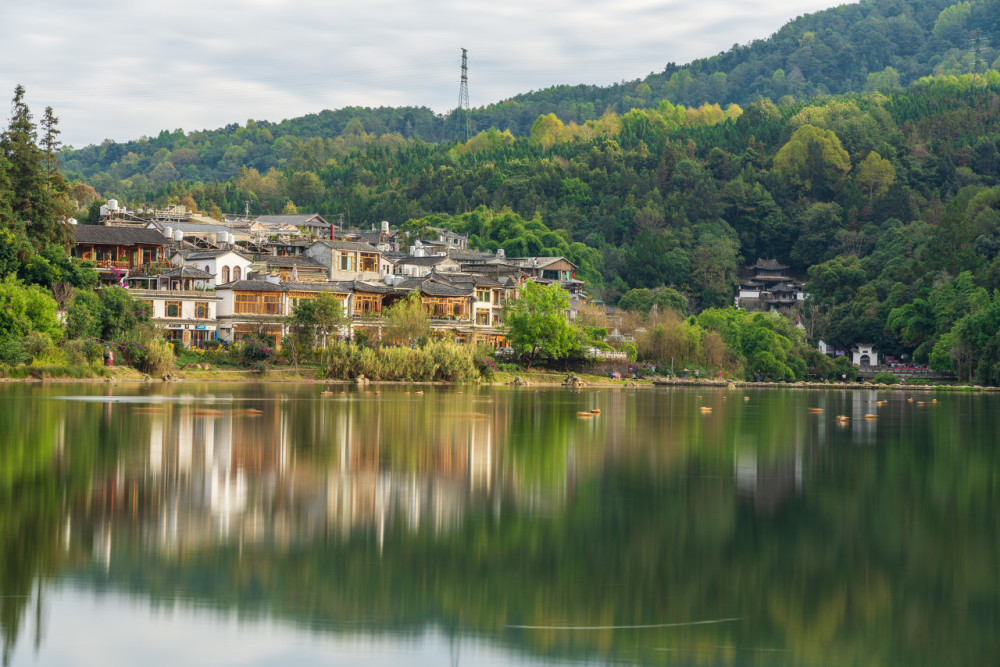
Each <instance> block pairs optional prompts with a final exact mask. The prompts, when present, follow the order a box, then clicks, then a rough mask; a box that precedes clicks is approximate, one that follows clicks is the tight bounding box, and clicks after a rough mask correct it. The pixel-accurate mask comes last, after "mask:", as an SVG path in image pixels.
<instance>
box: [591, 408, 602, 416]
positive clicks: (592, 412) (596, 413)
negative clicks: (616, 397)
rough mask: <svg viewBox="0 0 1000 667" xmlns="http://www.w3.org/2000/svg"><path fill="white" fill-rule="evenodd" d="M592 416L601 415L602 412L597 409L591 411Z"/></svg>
mask: <svg viewBox="0 0 1000 667" xmlns="http://www.w3.org/2000/svg"><path fill="white" fill-rule="evenodd" d="M590 414H592V415H599V414H601V411H600V410H599V409H597V408H594V409H593V410H591V411H590Z"/></svg>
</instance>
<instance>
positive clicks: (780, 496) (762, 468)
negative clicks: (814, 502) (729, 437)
mask: <svg viewBox="0 0 1000 667" xmlns="http://www.w3.org/2000/svg"><path fill="white" fill-rule="evenodd" d="M734 472H735V476H736V493H737V494H738V495H739V496H741V497H743V498H747V499H749V500H751V501H753V506H754V510H755V511H757V512H759V513H770V512H773V511H775V510H776V509H778V508H779V507H780V506H781V505H782V503H784V502H785V500H787V499H788V498H790V497H791V496H792V495H797V494H798V493H799V492H801V490H802V451H801V449H800V448H799V447H796V448H795V454H794V456H789V457H784V458H781V459H779V460H776V461H767V462H763V461H760V460H758V458H757V452H756V451H753V450H749V451H748V450H743V451H737V452H736V455H735V459H734Z"/></svg>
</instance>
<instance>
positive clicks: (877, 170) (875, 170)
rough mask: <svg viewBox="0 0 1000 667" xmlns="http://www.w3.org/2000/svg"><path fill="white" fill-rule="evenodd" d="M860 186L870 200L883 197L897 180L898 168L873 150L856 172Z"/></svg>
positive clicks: (856, 178)
mask: <svg viewBox="0 0 1000 667" xmlns="http://www.w3.org/2000/svg"><path fill="white" fill-rule="evenodd" d="M854 178H855V180H857V182H858V186H860V187H861V189H862V190H863V191H864V192H866V193H867V194H868V201H869V203H870V202H871V200H872V199H874V198H875V197H881V196H882V195H884V194H885V193H886V192H888V191H889V186H890V185H892V184H893V183H895V182H896V169H895V168H894V167H893V166H892V163H891V162H889V161H888V160H886V159H884V158H883V157H882V156H881V155H879V154H878V153H876V152H875V151H872V152H871V153H869V154H868V155H867V156H866V157H865V159H864V160H862V161H861V164H859V165H858V168H857V170H856V172H855V174H854Z"/></svg>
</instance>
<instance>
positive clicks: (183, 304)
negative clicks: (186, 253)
mask: <svg viewBox="0 0 1000 667" xmlns="http://www.w3.org/2000/svg"><path fill="white" fill-rule="evenodd" d="M180 270H181V269H177V271H180ZM184 270H188V269H187V268H185V269H184ZM168 280H172V278H170V279H168ZM129 293H130V294H131V295H132V296H133V297H134V298H136V299H138V300H139V301H140V302H141V303H143V304H144V305H145V306H146V312H147V313H149V316H150V319H151V320H152V321H153V324H154V325H156V326H157V327H158V328H159V329H162V330H163V332H164V334H165V335H166V337H167V338H168V339H169V340H176V341H181V342H182V343H183V344H184V347H204V346H205V343H207V342H208V341H211V340H215V339H216V338H217V332H216V326H217V323H216V316H217V314H218V313H217V306H218V302H219V297H218V296H216V294H215V293H214V292H205V291H202V292H199V291H192V290H183V289H156V290H144V289H133V290H129Z"/></svg>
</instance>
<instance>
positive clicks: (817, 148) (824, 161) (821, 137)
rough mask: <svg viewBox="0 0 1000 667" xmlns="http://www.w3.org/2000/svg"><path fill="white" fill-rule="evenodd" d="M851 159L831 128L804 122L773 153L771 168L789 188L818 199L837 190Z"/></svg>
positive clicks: (847, 170) (826, 196)
mask: <svg viewBox="0 0 1000 667" xmlns="http://www.w3.org/2000/svg"><path fill="white" fill-rule="evenodd" d="M850 170H851V158H850V156H849V155H848V154H847V151H845V150H844V149H843V147H842V146H841V145H840V139H839V138H837V135H836V134H834V132H833V131H832V130H824V129H821V128H819V127H816V126H815V125H810V124H808V123H807V124H805V125H802V126H801V127H799V128H798V129H797V130H795V133H794V134H792V138H791V139H789V140H788V143H786V144H785V145H784V146H782V147H781V149H780V150H779V151H778V152H777V154H776V155H775V156H774V171H775V173H776V174H777V175H778V177H779V178H780V179H781V180H782V181H783V182H784V183H785V184H786V185H787V186H789V187H791V188H794V189H801V190H802V191H803V192H806V193H808V194H811V195H813V196H816V197H820V198H828V197H829V196H830V193H832V192H835V191H837V190H838V189H839V188H840V186H841V184H842V183H843V181H844V177H845V176H846V175H847V172H849V171H850Z"/></svg>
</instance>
